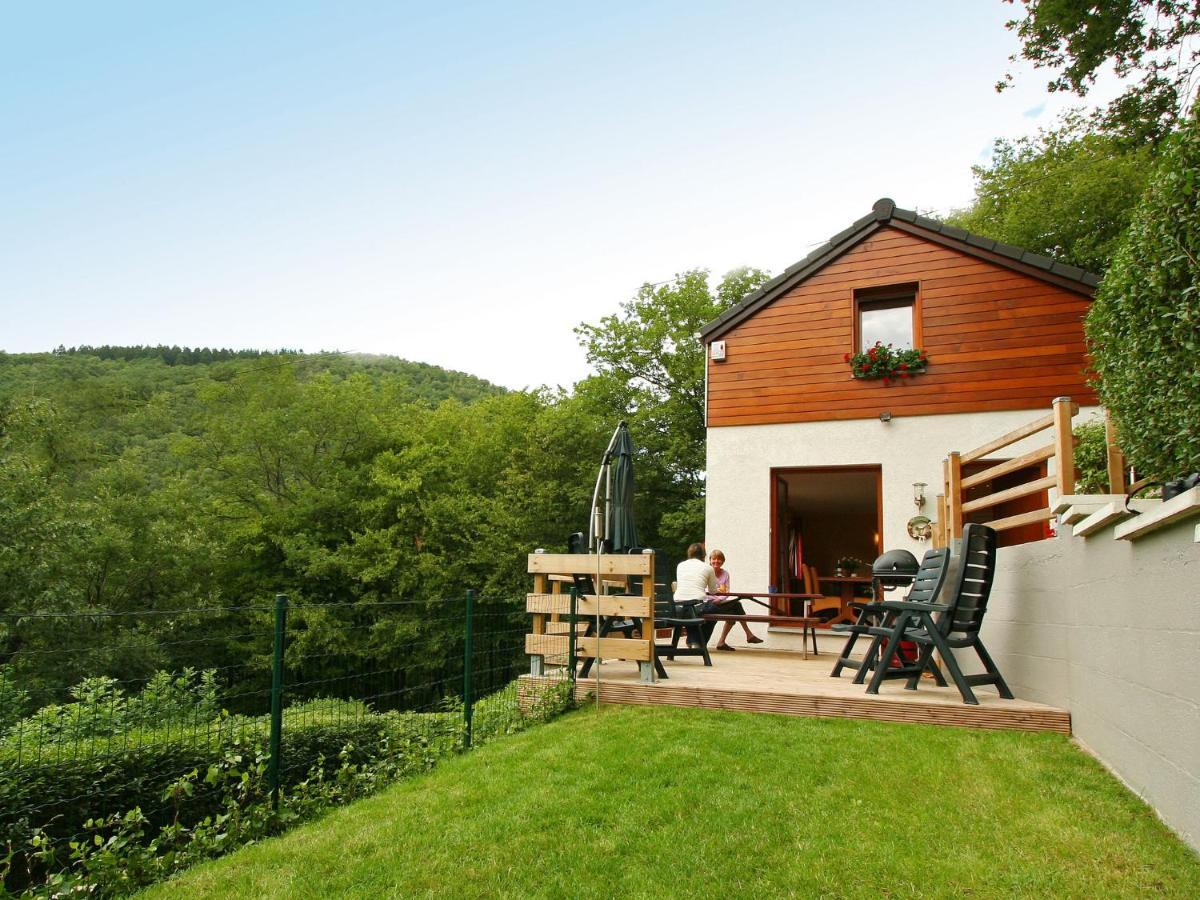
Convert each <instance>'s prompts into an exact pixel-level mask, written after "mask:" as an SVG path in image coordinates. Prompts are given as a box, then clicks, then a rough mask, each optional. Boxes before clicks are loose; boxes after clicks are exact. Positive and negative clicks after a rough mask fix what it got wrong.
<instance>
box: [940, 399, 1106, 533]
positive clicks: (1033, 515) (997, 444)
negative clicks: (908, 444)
mask: <svg viewBox="0 0 1200 900" xmlns="http://www.w3.org/2000/svg"><path fill="white" fill-rule="evenodd" d="M1078 413H1079V406H1078V404H1075V403H1072V402H1071V398H1070V397H1056V398H1055V400H1054V403H1053V407H1052V410H1051V412H1050V414H1049V415H1045V416H1042V417H1041V418H1038V419H1035V420H1034V421H1032V422H1029V423H1028V424H1026V425H1022V426H1021V427H1020V428H1015V429H1013V430H1012V431H1010V432H1008V433H1007V434H1004V435H1001V436H1000V437H998V438H996V439H995V440H993V441H988V442H987V443H986V444H983V445H981V446H979V447H976V448H975V449H974V450H968V451H966V452H965V453H960V452H958V451H957V450H952V451H951V452H950V453H949V455H948V456H947V457H946V459H945V461H944V462H943V464H942V471H943V479H944V490H943V492H942V493H941V494H938V495H937V509H938V522H937V527H936V528H935V531H934V540H935V545H936V546H939V547H944V546H946V545H947V544H949V543H950V542H951V541H955V540H958V539H959V538H961V537H962V532H963V517H964V516H965V515H966V514H968V513H972V512H975V511H977V510H980V509H988V508H990V507H993V506H997V505H999V504H1001V503H1007V502H1008V501H1010V500H1016V499H1018V498H1020V497H1028V496H1030V495H1033V494H1038V493H1041V492H1043V491H1046V490H1048V489H1050V488H1053V489H1054V490H1055V491H1056V492H1057V494H1058V496H1060V497H1063V496H1066V495H1068V494H1072V493H1074V491H1075V443H1076V440H1077V439H1076V438H1075V436H1074V434H1073V433H1072V429H1071V421H1072V420H1073V419H1074V417H1075V416H1076V415H1077V414H1078ZM1047 430H1050V431H1051V432H1052V434H1051V439H1050V441H1049V443H1047V444H1044V445H1043V446H1041V447H1038V448H1037V449H1036V450H1030V451H1028V452H1026V453H1023V454H1021V455H1020V456H1018V457H1016V458H1015V459H1009V460H1005V461H1004V462H999V463H997V464H995V465H993V466H989V467H988V468H986V469H984V470H982V471H980V472H976V473H974V474H972V475H968V476H966V477H964V476H963V467H964V466H966V465H968V464H970V463H973V462H976V461H978V460H981V459H983V458H985V457H987V456H989V455H990V454H992V453H995V452H996V451H997V450H1002V449H1004V448H1005V447H1009V446H1012V445H1013V444H1015V443H1017V442H1018V441H1023V440H1025V439H1026V438H1029V437H1032V436H1033V435H1035V434H1038V433H1040V432H1043V431H1047ZM1050 459H1053V460H1054V468H1055V472H1054V474H1053V475H1045V476H1042V475H1041V474H1040V473H1039V472H1038V471H1037V470H1036V469H1034V471H1033V476H1035V477H1030V478H1029V480H1028V481H1025V482H1023V483H1021V484H1017V485H1014V486H1013V487H1010V488H1005V489H1004V490H1001V491H996V492H994V493H991V494H988V495H986V496H984V497H978V498H976V499H974V500H968V499H967V498H966V494H967V491H968V490H969V489H970V488H972V487H975V486H976V485H980V484H985V483H987V482H989V481H993V480H994V479H996V478H999V477H1001V476H1003V475H1009V474H1011V473H1014V472H1020V471H1021V470H1023V469H1033V467H1034V466H1037V465H1038V464H1039V463H1044V462H1046V461H1047V460H1050ZM1109 465H1110V477H1111V466H1112V465H1113V461H1112V459H1111V457H1110V462H1109ZM1054 517H1055V512H1054V510H1053V509H1052V506H1051V504H1049V503H1048V504H1047V505H1046V506H1045V507H1043V508H1040V509H1035V510H1030V511H1027V512H1022V513H1019V514H1017V515H1014V516H1005V517H1003V518H1000V519H994V520H992V521H990V522H987V523H985V524H987V525H990V526H991V527H992V528H994V529H996V530H997V531H1008V530H1010V529H1013V528H1021V527H1022V526H1025V525H1032V524H1035V523H1038V522H1047V521H1049V520H1051V519H1053V518H1054Z"/></svg>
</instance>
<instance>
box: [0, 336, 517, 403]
mask: <svg viewBox="0 0 1200 900" xmlns="http://www.w3.org/2000/svg"><path fill="white" fill-rule="evenodd" d="M70 357H94V358H96V359H101V360H108V361H118V362H134V361H149V362H157V363H161V364H162V365H164V366H168V367H174V366H201V367H206V366H211V365H213V364H217V363H225V362H240V363H242V364H243V367H244V365H245V364H247V363H253V362H254V361H259V362H262V363H272V362H275V363H279V364H287V365H299V366H300V367H301V368H302V369H303V370H304V371H307V372H310V373H312V372H321V371H324V372H333V373H337V374H340V375H343V376H345V375H349V374H352V373H354V372H364V373H366V374H368V375H372V376H373V377H375V378H377V379H378V378H397V377H398V378H401V379H403V380H404V381H405V382H406V383H407V384H408V386H409V388H410V390H411V392H412V395H413V398H414V399H420V400H424V401H426V402H429V403H440V402H441V401H443V400H450V399H453V400H459V401H462V402H464V403H466V402H470V401H472V400H475V399H478V398H479V397H482V396H486V395H489V394H496V393H502V392H503V391H504V388H502V387H498V386H497V385H494V384H492V383H491V382H489V381H485V380H484V379H482V378H477V377H476V376H474V375H468V374H467V373H465V372H456V371H452V370H450V369H443V368H441V367H440V366H433V365H429V364H428V363H420V362H410V361H409V360H406V359H400V358H399V357H395V356H378V355H369V354H364V353H336V352H331V353H325V352H322V353H307V354H306V353H304V352H303V351H301V350H288V349H280V350H252V349H243V350H232V349H228V348H223V347H221V348H218V347H178V346H167V345H165V344H159V345H156V346H140V345H139V346H130V347H123V346H112V345H108V344H105V345H102V346H99V347H92V346H88V345H83V346H80V347H63V346H59V347H58V348H57V349H55V350H54V351H53V353H50V354H42V353H33V354H19V355H9V354H4V353H3V352H0V361H13V362H22V363H32V364H36V363H38V362H39V361H44V360H48V359H50V358H53V359H62V358H70ZM228 371H237V370H236V369H231V370H226V372H224V373H223V372H221V371H220V370H218V371H217V374H218V375H224V374H227V372H228Z"/></svg>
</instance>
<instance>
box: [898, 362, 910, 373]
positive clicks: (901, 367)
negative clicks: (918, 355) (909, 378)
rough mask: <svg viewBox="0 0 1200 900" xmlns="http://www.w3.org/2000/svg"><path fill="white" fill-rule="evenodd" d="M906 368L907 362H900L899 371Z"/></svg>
mask: <svg viewBox="0 0 1200 900" xmlns="http://www.w3.org/2000/svg"><path fill="white" fill-rule="evenodd" d="M907 369H908V363H900V371H902V372H903V371H905V370H907Z"/></svg>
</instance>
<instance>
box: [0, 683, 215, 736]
mask: <svg viewBox="0 0 1200 900" xmlns="http://www.w3.org/2000/svg"><path fill="white" fill-rule="evenodd" d="M70 695H71V700H72V701H73V702H71V703H62V704H59V703H51V704H49V705H48V706H43V707H42V708H41V709H39V710H38V711H37V712H35V713H34V714H33V715H32V716H30V717H29V718H28V719H25V720H23V721H16V722H11V723H9V725H8V730H9V733H8V735H7V736H6V743H14V742H19V743H22V744H26V745H31V746H41V745H44V744H47V743H49V744H60V743H78V742H81V741H83V742H90V741H93V740H95V739H96V738H99V737H110V736H112V735H115V734H121V733H124V732H127V731H129V730H130V729H133V728H142V727H149V728H151V729H155V728H158V727H160V726H161V725H163V724H165V723H167V722H182V721H186V722H192V723H207V722H209V721H210V720H212V719H213V718H215V717H216V716H217V714H218V712H219V710H220V706H219V703H218V699H217V679H216V672H214V671H213V670H211V669H209V670H206V671H204V672H197V671H196V670H195V669H192V668H187V669H184V670H183V671H182V672H181V673H179V674H177V675H173V674H171V673H170V672H156V673H155V674H154V675H153V676H152V677H151V678H150V680H149V681H148V682H147V683H146V686H145V687H144V688H143V689H142V691H141V693H139V694H137V695H135V696H133V697H129V696H127V695H126V694H125V692H124V691H123V690H122V689H121V687H120V684H119V683H118V682H117V680H116V679H114V678H109V677H107V676H103V675H101V676H97V677H93V678H85V679H83V681H81V682H79V684H77V685H75V687H73V688H71V691H70ZM3 703H4V701H3V694H2V693H0V709H3ZM2 721H3V718H0V722H2Z"/></svg>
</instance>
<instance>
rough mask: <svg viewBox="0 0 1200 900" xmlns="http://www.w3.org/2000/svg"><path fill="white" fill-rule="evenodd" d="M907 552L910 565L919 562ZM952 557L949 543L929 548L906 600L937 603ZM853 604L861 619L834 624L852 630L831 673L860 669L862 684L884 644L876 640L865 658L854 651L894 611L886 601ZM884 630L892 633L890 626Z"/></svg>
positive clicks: (838, 628)
mask: <svg viewBox="0 0 1200 900" xmlns="http://www.w3.org/2000/svg"><path fill="white" fill-rule="evenodd" d="M894 552H899V551H894ZM905 555H906V556H908V557H909V559H910V562H909V565H912V564H913V563H915V562H916V560H915V559H912V558H911V556H910V555H909V554H905ZM881 558H882V557H881ZM949 560H950V551H949V549H947V548H945V547H943V548H941V549H938V550H927V551H926V552H925V558H924V559H922V560H921V565H920V567H919V568H918V569H917V571H916V574H915V575H913V576H912V584H911V587H910V588H909V591H908V594H907V596H905V598H904V600H905V601H906V602H908V603H933V602H934V601H935V600H937V598H938V594H939V593H940V592H941V590H942V584H943V583H944V582H945V580H946V572H947V569H948V563H949ZM909 571H912V570H911V569H910V570H909ZM850 606H851V607H853V608H854V609H855V610H857V611H858V619H857V620H855V621H854V622H853V623H851V624H847V623H843V624H839V625H834V626H833V629H832V630H833V631H836V632H840V633H842V634H849V635H850V637H849V638H848V639H847V640H846V645H845V646H844V647H842V652H841V654H840V655H839V656H838V660H837V662H836V663H834V666H833V671H832V672H830V673H829V674H830V677H832V678H837V677H838V676H840V675H841V674H842V669H844V668H847V667H849V668H853V669H856V670H857V672H856V675H855V679H854V683H855V684H862V683H863V678H864V677H865V675H866V673H867V672H868V671H870V670H872V669H874V668H875V667H876V665H878V660H879V657H878V652H879V651H880V650H881V649H882V647H881V646H880V644H879V642H878V641H872V643H871V649H870V650H869V651H868V652H867V654H866V656H864V657H863V658H862V659H861V660H858V659H853V658H851V656H850V652H851V651H852V650H853V649H854V645H855V643H856V642H857V641H858V639H859V638H860V637H864V636H866V637H871V636H876V635H878V634H879V633H880V632H878V631H877V632H876V633H875V635H873V634H872V629H884V628H885V626H886V623H887V622H888V620H889V617H890V614H889V613H888V612H887V610H886V609H885V608H884V606H883V603H882V602H870V603H858V602H852V603H851V604H850ZM882 633H883V634H888V633H890V630H885V631H883V632H882Z"/></svg>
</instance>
